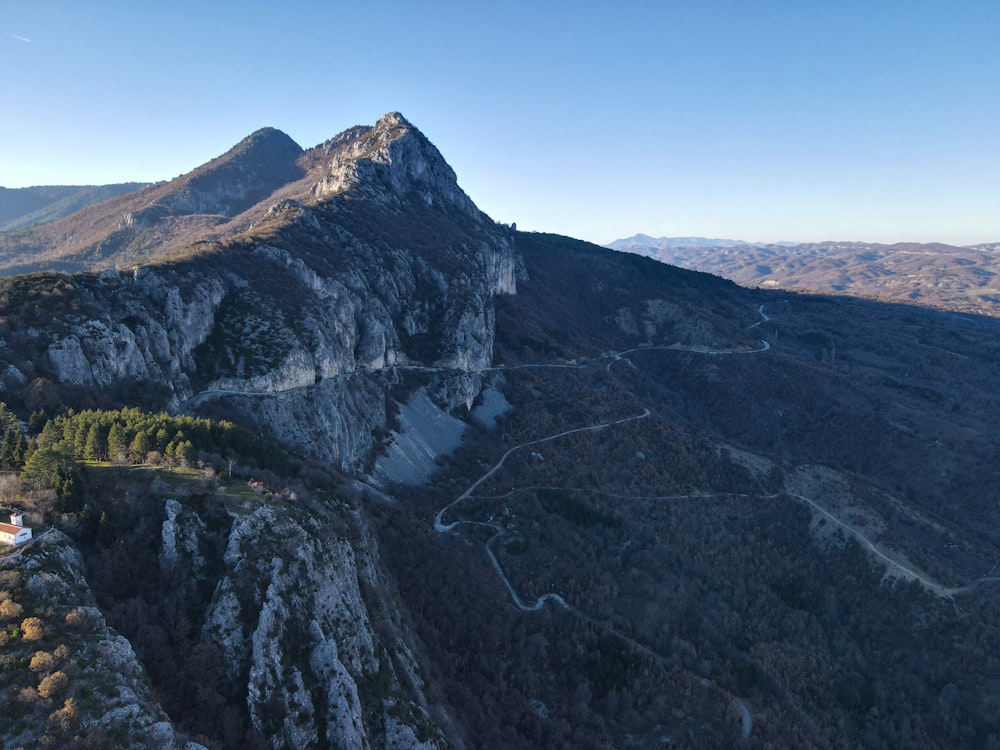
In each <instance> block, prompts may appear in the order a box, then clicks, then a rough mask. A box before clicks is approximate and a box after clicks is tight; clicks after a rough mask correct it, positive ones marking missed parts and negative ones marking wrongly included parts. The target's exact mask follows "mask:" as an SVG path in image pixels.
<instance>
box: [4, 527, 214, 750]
mask: <svg viewBox="0 0 1000 750" xmlns="http://www.w3.org/2000/svg"><path fill="white" fill-rule="evenodd" d="M85 573H86V571H85V567H84V564H83V558H82V557H81V555H80V553H79V551H78V550H77V549H76V547H75V546H74V545H73V543H72V542H71V541H70V540H69V539H68V538H67V537H66V536H64V535H63V534H60V533H59V532H57V531H50V532H49V533H48V534H46V535H45V536H44V537H42V538H40V539H38V540H37V541H35V542H34V543H33V544H32V546H31V547H30V548H28V549H26V550H24V551H23V552H22V553H21V554H20V555H16V556H10V557H6V558H3V559H2V560H0V576H2V583H3V589H4V592H5V599H4V601H5V602H6V604H7V605H8V606H7V609H5V611H4V615H5V616H4V619H10V618H9V617H7V616H6V615H8V614H9V613H10V612H12V611H16V612H17V615H18V616H17V618H15V619H20V618H21V616H23V617H24V619H23V620H21V623H22V624H21V628H20V631H19V635H20V639H19V640H17V641H13V642H8V641H9V639H8V638H5V644H6V645H5V646H4V651H5V655H6V656H9V657H11V658H9V659H8V660H7V662H6V663H5V666H4V680H3V683H4V688H5V696H4V704H5V711H4V720H3V721H0V742H3V743H5V744H4V747H20V746H24V747H28V746H31V747H34V746H36V745H35V743H36V742H37V743H38V746H47V747H66V746H70V744H71V743H72V742H73V740H72V739H71V738H73V737H80V736H81V735H82V736H85V737H89V738H95V739H96V738H104V739H105V740H106V741H107V742H109V743H113V744H114V745H116V746H119V747H126V746H127V747H135V748H158V750H181V749H183V750H204V748H203V747H202V746H201V745H199V744H197V743H194V742H186V741H184V740H183V739H182V738H181V737H180V736H179V735H178V734H177V732H176V731H175V728H174V726H173V725H172V723H171V722H170V720H169V718H168V717H167V715H166V714H165V713H164V711H163V709H162V708H161V707H160V706H159V704H158V703H157V702H156V700H155V698H154V696H153V695H152V691H151V690H150V688H149V685H148V683H147V681H146V679H145V677H144V674H143V669H142V666H141V665H140V663H139V661H138V659H137V658H136V655H135V652H134V651H133V650H132V646H131V645H130V644H129V642H128V641H127V640H126V639H125V638H123V637H122V636H121V635H119V634H118V633H116V632H115V631H114V630H112V629H111V628H109V627H108V625H107V623H106V622H105V619H104V616H103V614H102V613H101V610H100V609H98V607H97V606H96V605H97V602H96V600H95V598H94V595H93V594H92V593H91V590H90V587H89V585H88V583H87V579H86V576H85ZM12 595H13V596H12ZM11 596H12V598H7V597H11ZM12 605H16V608H15V607H14V606H12ZM29 619H33V620H34V621H35V623H36V624H35V625H34V626H30V625H26V624H25V623H27V622H28V620H29ZM4 635H5V636H7V630H6V629H5V631H4ZM93 746H96V745H93Z"/></svg>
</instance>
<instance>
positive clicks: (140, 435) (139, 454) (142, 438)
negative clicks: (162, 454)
mask: <svg viewBox="0 0 1000 750" xmlns="http://www.w3.org/2000/svg"><path fill="white" fill-rule="evenodd" d="M152 445H153V441H152V439H151V438H150V436H149V433H148V432H145V431H140V432H137V433H135V438H133V440H132V446H131V450H132V462H133V463H137V464H141V463H143V462H144V461H145V460H146V455H147V454H148V453H149V451H150V450H152Z"/></svg>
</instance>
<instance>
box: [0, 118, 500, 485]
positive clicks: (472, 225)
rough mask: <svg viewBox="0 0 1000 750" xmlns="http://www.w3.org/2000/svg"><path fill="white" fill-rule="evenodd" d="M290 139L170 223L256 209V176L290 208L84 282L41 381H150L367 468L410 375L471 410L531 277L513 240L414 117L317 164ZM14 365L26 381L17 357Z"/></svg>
mask: <svg viewBox="0 0 1000 750" xmlns="http://www.w3.org/2000/svg"><path fill="white" fill-rule="evenodd" d="M286 139H287V136H283V135H282V134H280V133H278V132H277V131H261V132H259V133H256V134H254V136H251V137H250V138H249V139H247V140H246V141H245V142H243V143H241V144H240V145H239V146H238V147H237V148H235V149H234V153H235V156H234V155H232V154H230V155H227V156H226V157H220V159H219V160H215V161H214V162H212V163H211V165H214V166H212V168H211V169H208V168H207V167H206V168H205V169H202V170H196V171H195V172H194V173H192V175H191V176H189V177H188V178H186V181H184V182H183V183H182V184H181V186H180V187H178V189H177V191H175V193H176V195H175V194H174V193H171V195H172V196H173V197H172V198H171V200H170V202H169V204H170V206H171V211H173V212H174V213H175V214H176V213H177V212H183V211H189V212H192V213H196V212H205V211H217V212H220V213H227V214H230V215H231V214H233V213H234V212H235V211H237V210H238V209H239V210H244V209H245V207H246V203H247V201H250V200H251V199H252V197H253V196H255V195H257V193H255V192H254V190H255V189H256V188H254V187H253V186H252V185H248V184H247V182H246V180H247V174H260V175H265V174H266V175H267V178H268V180H270V182H269V183H268V184H269V186H270V187H269V190H268V191H266V192H267V194H268V196H269V198H268V200H272V198H278V199H277V200H274V201H273V202H272V203H270V204H269V206H267V207H262V208H260V210H259V211H257V213H256V214H255V215H257V216H258V219H257V220H256V221H254V222H253V223H252V224H251V225H250V229H249V231H246V232H243V233H242V234H236V235H235V236H234V237H233V238H231V239H229V240H227V241H225V242H216V243H200V244H199V243H196V244H195V245H194V246H192V247H191V248H189V250H187V251H184V252H182V253H181V254H180V255H179V256H177V255H175V256H169V257H171V258H173V259H172V260H171V261H170V262H156V263H153V264H150V265H145V266H139V267H137V268H129V269H128V270H127V271H126V270H121V271H114V270H106V271H104V272H102V273H100V274H99V275H97V276H76V277H72V282H71V283H72V284H73V285H74V286H75V289H76V293H77V294H78V295H79V296H80V298H82V299H84V300H85V301H86V304H84V305H82V308H83V309H82V310H81V311H79V312H78V313H76V314H74V315H72V316H66V318H65V319H61V320H60V321H59V325H53V326H51V327H49V328H47V329H45V330H41V331H39V334H38V335H39V337H40V341H41V342H43V343H44V344H45V346H44V350H43V351H44V354H43V362H44V367H45V368H46V369H47V370H49V371H51V372H52V373H53V375H54V380H55V381H56V382H57V383H58V384H59V385H62V386H87V387H98V388H104V389H108V390H111V391H113V390H114V389H116V388H120V387H124V386H125V385H126V384H135V383H138V384H141V387H143V388H145V389H146V391H147V392H149V393H153V394H158V395H160V396H161V397H162V399H163V405H164V406H166V407H168V408H170V409H172V410H176V411H186V412H192V413H197V412H199V410H204V409H205V408H208V407H211V408H212V409H213V410H214V411H213V413H218V410H219V409H220V408H221V409H223V411H224V412H225V413H230V414H232V415H234V416H235V417H236V418H238V419H240V420H241V421H243V422H248V423H251V424H252V425H254V426H256V427H257V428H258V429H260V430H261V431H263V432H266V433H269V434H271V435H272V436H273V437H275V438H277V439H278V440H280V441H282V442H283V443H285V444H286V445H288V446H289V447H291V448H292V449H293V450H297V451H300V452H303V453H306V454H308V455H312V456H314V457H316V458H319V459H322V460H324V461H327V462H331V463H333V464H335V465H337V466H339V467H340V468H342V469H344V470H349V471H357V470H359V469H361V468H363V467H364V466H366V465H368V463H369V462H370V459H371V457H372V455H373V452H375V451H376V450H377V449H378V447H379V446H378V445H377V442H376V440H375V439H374V438H373V435H374V434H377V433H379V432H383V431H384V430H385V428H386V423H387V419H388V418H389V417H391V415H392V410H393V409H394V408H395V406H394V404H393V403H392V402H391V401H389V402H387V399H386V394H387V393H388V392H389V391H390V390H391V389H393V388H394V387H397V386H398V385H399V383H400V379H401V377H402V373H403V372H405V368H407V367H410V368H413V367H419V368H424V370H425V371H427V369H428V368H433V369H436V370H438V371H439V372H438V373H437V374H438V380H437V381H436V382H435V383H434V384H432V385H431V387H430V388H429V390H428V393H429V394H430V396H431V397H432V398H433V399H434V400H435V401H436V402H437V404H438V405H439V406H440V407H441V408H444V409H446V410H447V409H451V408H454V407H456V406H459V405H462V404H465V405H468V404H470V403H471V402H472V401H473V400H474V399H475V398H476V396H477V395H478V394H479V392H480V390H481V388H482V379H481V378H480V377H479V376H478V374H477V373H478V371H481V370H483V369H484V368H487V367H489V366H490V365H491V364H492V358H493V341H494V331H495V314H494V308H493V301H494V298H495V297H496V295H501V294H514V293H516V290H517V275H518V271H517V269H518V267H519V264H518V261H517V258H516V254H515V252H514V249H513V244H512V233H511V232H510V230H509V229H508V228H507V227H503V226H500V225H498V224H496V223H494V222H493V221H492V220H491V219H490V218H489V217H487V216H486V215H485V214H483V213H482V212H480V211H479V210H478V209H477V208H476V206H475V205H474V204H473V203H472V201H471V200H470V199H469V197H468V196H467V195H466V194H465V193H464V192H463V191H462V189H461V188H460V187H459V186H458V183H457V181H456V178H455V173H454V172H453V171H452V169H451V167H450V166H448V164H447V163H446V162H445V160H444V159H443V158H442V156H441V154H440V153H439V152H438V150H437V149H436V148H435V147H434V146H433V145H432V144H431V143H430V142H429V141H428V140H427V138H426V137H425V136H424V135H423V134H422V133H421V132H420V131H419V130H417V129H416V128H414V127H413V126H412V125H410V123H408V122H407V121H406V120H405V119H404V118H403V117H402V115H399V114H398V113H390V114H388V115H386V116H385V117H383V118H381V119H380V120H379V121H378V122H377V123H376V124H375V125H374V126H373V127H359V128H352V129H351V130H348V131H346V132H345V133H342V134H341V135H339V136H337V137H336V138H334V139H331V140H330V141H328V142H327V143H324V144H322V145H320V146H317V147H316V148H314V149H311V150H309V151H306V152H296V151H295V149H293V148H292V147H291V146H289V144H288V142H286ZM299 153H301V156H299V157H298V162H297V164H298V166H297V167H296V168H295V169H294V170H292V169H290V168H288V167H287V165H288V163H289V159H293V158H295V157H296V155H297V154H299ZM268 159H272V160H274V162H275V164H273V165H272V167H273V168H272V167H268ZM234 160H235V161H234ZM279 162H280V164H279ZM234 164H235V165H236V166H233V165H234ZM240 165H242V166H240ZM281 165H284V166H281ZM248 170H249V172H248ZM286 173H287V174H286ZM303 175H304V176H303ZM286 178H287V180H288V182H287V183H282V184H283V187H281V188H280V189H273V188H274V184H272V183H275V182H276V181H277V182H280V180H281V179H286ZM227 181H232V184H230V183H229V182H227ZM279 196H280V197H279ZM189 204H190V205H189ZM250 213H253V212H250ZM247 215H248V216H249V215H250V214H247ZM133 223H134V219H133ZM35 356H37V355H35ZM9 364H10V365H11V366H13V367H14V368H15V370H17V371H19V372H23V371H26V370H30V369H31V367H30V366H29V363H28V362H25V361H24V360H23V359H18V357H17V356H16V354H15V356H12V357H11V362H10V363H9Z"/></svg>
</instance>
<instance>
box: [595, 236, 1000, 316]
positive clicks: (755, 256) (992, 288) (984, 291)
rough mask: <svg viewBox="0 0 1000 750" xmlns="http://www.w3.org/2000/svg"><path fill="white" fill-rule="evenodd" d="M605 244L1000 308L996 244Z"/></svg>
mask: <svg viewBox="0 0 1000 750" xmlns="http://www.w3.org/2000/svg"><path fill="white" fill-rule="evenodd" d="M608 247H613V248H615V249H619V250H626V251H628V252H634V253H638V254H640V255H646V256H648V257H651V258H656V259H657V260H660V261H662V262H664V263H673V264H676V265H679V266H682V267H684V268H692V269H696V270H699V271H707V272H708V273H715V274H718V275H720V276H724V277H725V278H727V279H732V280H733V281H736V282H737V283H740V284H745V285H749V286H763V287H772V288H779V289H799V290H805V291H812V292H824V293H835V294H854V295H858V296H862V297H869V298H873V299H884V300H887V301H893V302H906V303H915V304H921V305H929V306H931V307H939V308H947V309H950V310H957V311H962V312H971V313H978V314H984V315H991V316H996V315H998V314H1000V283H998V282H997V274H998V273H1000V262H998V261H1000V258H998V256H997V253H996V247H995V246H993V245H978V246H975V247H954V246H952V245H945V244H941V243H916V242H900V243H896V244H893V245H882V244H877V243H867V242H817V243H798V244H795V243H775V244H758V243H746V242H733V241H730V240H721V241H716V240H703V239H700V238H686V237H680V238H660V239H653V238H647V237H646V235H636V236H635V237H632V238H629V239H624V240H616V241H615V242H612V243H611V244H610V245H608Z"/></svg>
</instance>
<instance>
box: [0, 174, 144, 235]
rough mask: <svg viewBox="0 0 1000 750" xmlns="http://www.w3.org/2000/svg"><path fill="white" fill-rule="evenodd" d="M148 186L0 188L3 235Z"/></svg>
mask: <svg viewBox="0 0 1000 750" xmlns="http://www.w3.org/2000/svg"><path fill="white" fill-rule="evenodd" d="M148 184H149V183H148V182H123V183H120V184H117V185H40V186H36V187H25V188H5V187H0V232H6V231H9V230H12V229H21V228H22V227H28V226H31V225H32V224H44V223H46V222H49V221H55V220H56V219H61V218H63V217H65V216H69V215H70V214H72V213H76V212H77V211H79V210H80V209H81V208H86V207H87V206H90V205H93V204H94V203H100V202H101V201H106V200H108V199H109V198H114V197H116V196H119V195H121V194H123V193H131V192H133V191H135V190H138V189H139V188H142V187H145V186H146V185H148Z"/></svg>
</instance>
